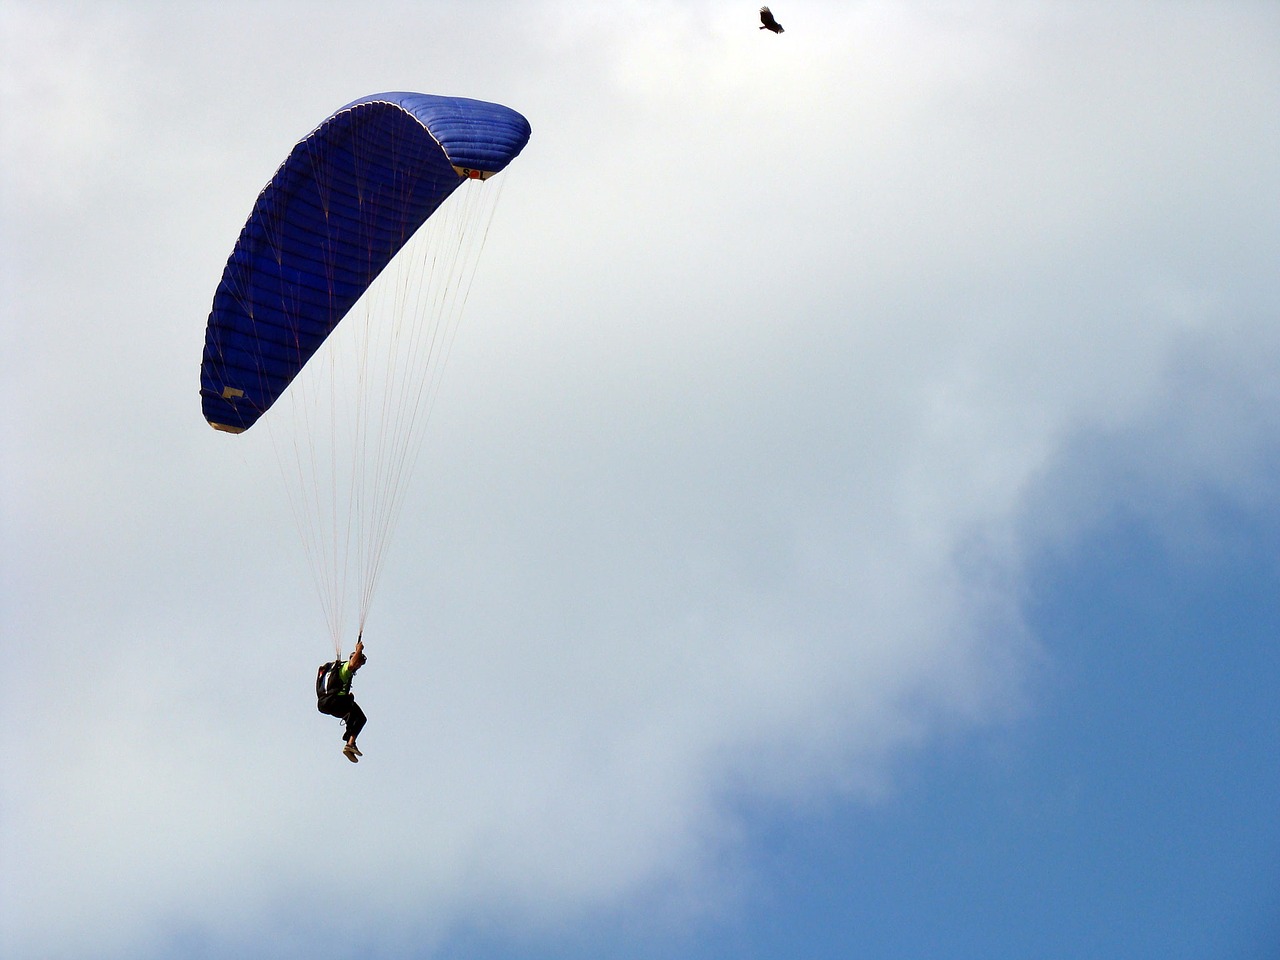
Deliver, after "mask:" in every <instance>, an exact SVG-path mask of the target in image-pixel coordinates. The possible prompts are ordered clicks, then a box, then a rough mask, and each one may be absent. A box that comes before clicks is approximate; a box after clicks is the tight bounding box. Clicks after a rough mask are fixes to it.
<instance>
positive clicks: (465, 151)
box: [200, 93, 530, 433]
mask: <svg viewBox="0 0 1280 960" xmlns="http://www.w3.org/2000/svg"><path fill="white" fill-rule="evenodd" d="M529 134H530V129H529V123H528V121H527V120H525V118H524V117H522V116H521V115H520V114H518V113H516V112H515V111H514V110H511V109H509V108H507V107H503V106H500V105H498V104H495V103H485V102H483V101H479V100H468V99H464V98H461V97H437V96H431V95H428V94H421V93H383V94H376V95H374V96H370V97H364V98H362V99H360V100H356V101H354V102H352V103H349V104H347V105H346V106H345V107H343V108H342V109H340V110H338V111H337V112H336V113H334V114H333V115H332V116H331V117H329V118H328V119H327V120H325V121H324V122H323V123H321V124H320V125H319V126H318V127H316V129H315V130H313V131H312V132H311V133H310V134H308V135H307V136H306V137H305V138H303V139H302V140H301V141H300V142H299V143H298V145H297V146H296V147H294V149H293V151H292V153H290V154H289V157H288V159H286V160H285V162H284V163H283V164H281V166H280V168H279V169H278V170H277V171H276V173H275V176H274V177H272V178H271V182H270V183H268V184H267V185H266V187H264V188H263V190H262V193H261V194H259V195H258V199H257V202H256V203H255V204H254V206H253V211H252V213H250V215H249V219H248V221H247V222H246V223H245V225H244V229H243V230H242V231H241V233H240V238H239V240H237V242H236V245H235V249H234V250H232V252H231V257H230V258H229V259H228V260H227V266H226V269H225V270H224V271H223V273H222V280H221V282H220V283H219V284H218V288H217V290H216V292H215V293H214V297H213V309H212V311H211V312H210V314H209V324H208V327H207V328H206V330H205V347H204V359H203V361H202V363H201V366H200V396H201V403H202V406H203V408H204V416H205V419H206V420H208V421H209V423H210V424H211V425H212V426H214V427H216V428H218V429H219V430H226V431H228V432H231V433H240V432H242V431H244V430H247V429H248V428H249V427H251V426H253V424H254V423H256V422H257V420H258V418H259V417H260V416H262V414H263V413H264V412H266V410H267V409H268V408H269V407H270V406H271V405H272V404H273V403H274V402H275V401H276V399H277V398H279V396H280V395H281V394H282V393H283V392H284V391H285V388H287V387H288V386H289V384H290V383H291V382H292V381H293V378H294V377H296V376H297V375H298V372H299V371H300V370H301V369H302V367H303V365H305V364H306V362H307V361H308V360H309V359H311V356H312V355H313V354H314V353H315V352H316V350H317V349H318V348H319V347H320V345H321V344H322V343H324V340H325V338H326V337H327V336H328V335H329V334H330V333H331V332H332V331H333V329H334V328H335V327H336V326H337V325H338V323H339V322H340V321H341V320H342V318H343V317H344V316H346V314H347V312H348V311H349V310H350V309H351V307H352V305H354V304H355V302H356V300H358V299H359V298H360V295H361V294H363V293H364V291H365V289H366V288H367V287H368V286H369V284H370V283H372V282H373V280H374V279H375V278H376V277H377V276H378V274H379V273H381V272H382V270H383V268H385V267H386V265H387V264H388V263H389V262H390V261H391V259H392V258H393V257H394V256H395V255H396V253H397V252H399V250H400V248H401V247H403V246H404V245H405V243H406V242H407V241H408V240H409V238H410V237H411V236H413V233H414V231H416V230H417V229H418V227H420V226H421V225H422V224H423V222H424V221H426V219H427V218H428V217H430V216H431V214H432V213H434V212H435V211H436V209H437V208H438V207H439V206H440V204H441V203H443V202H444V201H445V200H446V199H447V198H448V196H449V195H450V194H451V193H452V192H453V191H454V190H455V189H456V188H457V187H458V186H459V185H460V184H461V183H462V182H463V181H464V180H465V179H467V178H485V177H488V176H491V175H492V174H494V173H497V172H499V171H500V170H502V169H503V168H504V167H506V165H507V164H508V163H510V162H511V161H512V160H513V159H515V158H516V156H518V155H519V153H520V151H521V150H522V149H523V148H524V145H525V144H526V143H527V142H528V140H529Z"/></svg>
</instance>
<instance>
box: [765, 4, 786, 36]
mask: <svg viewBox="0 0 1280 960" xmlns="http://www.w3.org/2000/svg"><path fill="white" fill-rule="evenodd" d="M760 22H761V23H763V24H764V26H763V27H761V28H760V29H761V30H772V31H773V32H774V33H782V24H780V23H779V22H778V21H777V20H775V19H773V13H772V12H771V11H770V10H769V8H768V7H761V8H760Z"/></svg>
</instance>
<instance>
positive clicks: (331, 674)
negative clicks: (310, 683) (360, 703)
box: [316, 660, 351, 700]
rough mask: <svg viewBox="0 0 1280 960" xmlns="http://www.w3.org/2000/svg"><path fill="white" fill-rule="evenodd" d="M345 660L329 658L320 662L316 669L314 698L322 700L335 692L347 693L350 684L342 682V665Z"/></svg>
mask: <svg viewBox="0 0 1280 960" xmlns="http://www.w3.org/2000/svg"><path fill="white" fill-rule="evenodd" d="M344 663H346V661H345V660H331V661H329V662H328V663H322V664H320V669H319V670H317V671H316V699H317V700H324V699H325V698H326V697H332V696H335V695H337V694H342V693H347V692H349V691H350V689H351V684H350V683H346V684H344V683H343V682H342V665H343V664H344Z"/></svg>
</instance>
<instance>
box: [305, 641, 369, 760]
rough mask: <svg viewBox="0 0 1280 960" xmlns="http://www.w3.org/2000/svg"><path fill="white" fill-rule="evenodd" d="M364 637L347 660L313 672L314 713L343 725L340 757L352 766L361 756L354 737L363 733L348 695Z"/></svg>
mask: <svg viewBox="0 0 1280 960" xmlns="http://www.w3.org/2000/svg"><path fill="white" fill-rule="evenodd" d="M366 659H368V658H367V657H365V655H364V635H363V634H361V636H360V637H359V639H357V640H356V648H355V649H354V650H352V651H351V656H350V657H348V658H347V659H346V660H334V661H333V662H331V663H326V664H323V665H322V666H321V667H320V669H319V670H318V671H317V672H316V709H318V710H319V711H320V712H321V713H327V714H328V715H329V716H331V717H337V718H338V719H339V720H341V721H342V722H343V723H344V724H345V732H344V733H343V736H342V755H343V756H344V757H346V758H347V759H348V760H350V761H351V762H352V763H359V762H360V759H359V758H360V757H363V756H364V754H363V753H361V752H360V748H359V747H357V746H356V737H358V736H360V731H361V730H363V729H364V724H365V719H366V718H365V715H364V711H363V710H361V709H360V705H359V704H358V703H356V699H355V697H353V696H352V695H351V679H352V677H354V676H355V675H356V671H357V670H359V669H360V668H361V667H363V666H364V664H365V660H366Z"/></svg>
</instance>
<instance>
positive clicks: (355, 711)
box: [347, 700, 367, 744]
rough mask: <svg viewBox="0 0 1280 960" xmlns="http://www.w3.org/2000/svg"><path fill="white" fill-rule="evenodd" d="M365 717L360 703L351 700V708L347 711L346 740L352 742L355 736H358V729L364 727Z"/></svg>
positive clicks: (354, 740)
mask: <svg viewBox="0 0 1280 960" xmlns="http://www.w3.org/2000/svg"><path fill="white" fill-rule="evenodd" d="M366 720H367V718H366V717H365V715H364V711H363V710H361V709H360V704H358V703H356V702H355V701H354V700H352V701H351V708H350V710H349V711H348V713H347V742H348V743H350V744H354V743H355V742H356V737H358V736H360V731H361V730H363V729H364V725H365V722H366Z"/></svg>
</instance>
